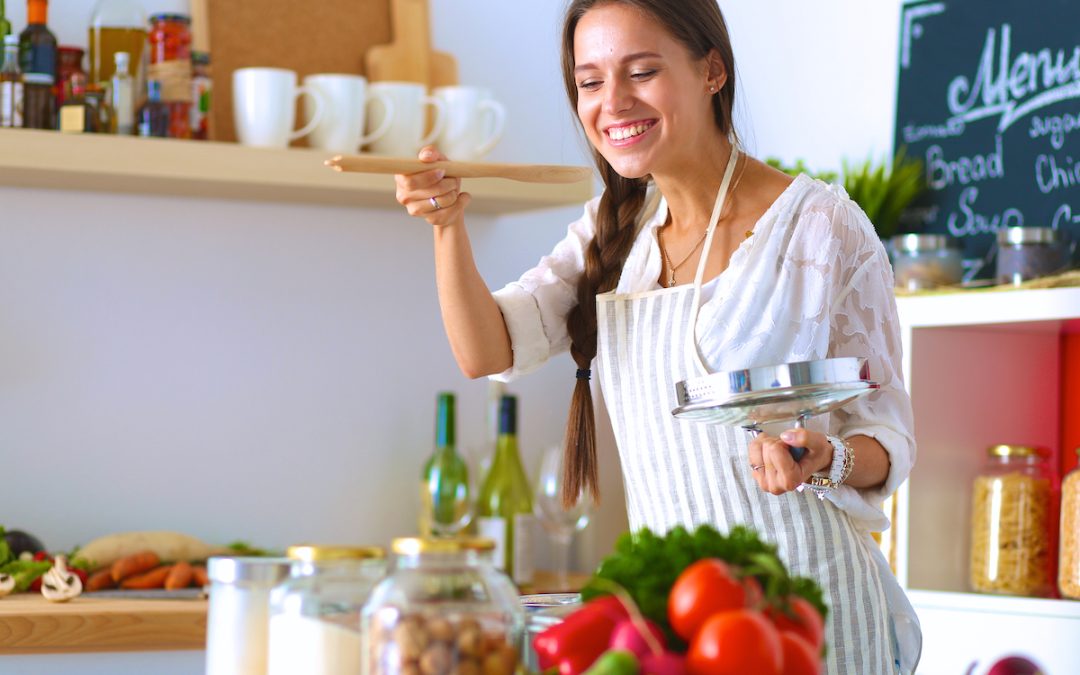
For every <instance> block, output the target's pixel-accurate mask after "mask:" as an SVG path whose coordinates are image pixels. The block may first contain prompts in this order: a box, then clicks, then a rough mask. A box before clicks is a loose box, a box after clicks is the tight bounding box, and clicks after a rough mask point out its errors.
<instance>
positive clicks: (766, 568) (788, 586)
mask: <svg viewBox="0 0 1080 675" xmlns="http://www.w3.org/2000/svg"><path fill="white" fill-rule="evenodd" d="M703 558H719V559H720V560H723V561H724V562H726V563H728V564H730V565H733V566H735V567H736V568H737V569H738V570H739V573H740V574H741V575H743V576H747V575H751V576H754V577H755V578H756V579H757V581H758V583H760V584H761V588H762V590H763V591H764V593H765V599H766V600H772V601H781V599H782V598H783V597H784V596H787V595H789V594H793V595H798V596H801V597H803V598H805V599H806V600H807V601H808V602H810V603H811V604H812V605H813V606H814V607H815V608H816V609H817V610H818V611H819V612H820V613H821V616H822V617H825V616H827V612H828V608H827V607H826V606H825V600H824V595H823V593H822V591H821V587H820V586H818V584H817V583H816V582H815V581H814V580H813V579H809V578H806V577H793V576H791V575H789V574H788V572H787V569H786V568H785V567H784V563H783V562H782V561H781V560H780V558H779V556H778V555H777V553H776V546H774V545H772V544H768V543H766V542H763V541H762V540H761V539H760V538H759V537H758V535H757V534H756V533H755V532H754V531H753V530H751V529H749V528H747V527H743V526H736V527H735V528H733V529H732V530H731V532H729V533H728V534H727V535H723V534H720V533H719V532H718V531H717V530H716V529H714V528H712V527H710V526H708V525H701V526H699V527H698V528H697V529H696V530H695V531H694V532H693V533H691V532H689V531H687V530H686V528H684V527H682V526H678V527H675V528H674V529H672V530H671V531H669V532H668V533H667V534H666V535H663V536H658V535H656V534H655V533H653V532H652V531H651V530H649V529H647V528H646V529H642V530H639V531H638V532H634V533H630V532H627V533H625V534H623V535H622V536H621V537H619V540H618V541H617V542H616V544H615V552H614V553H613V554H612V555H610V556H608V557H607V558H605V559H604V560H603V562H601V563H600V567H599V568H598V569H597V570H596V572H595V574H594V575H593V580H591V581H590V582H589V583H588V584H586V586H585V588H584V589H583V590H582V593H581V595H582V599H583V600H585V601H588V600H591V599H592V598H595V597H597V596H601V595H607V594H608V593H609V592H610V591H609V588H610V582H614V583H616V584H618V585H619V586H621V587H623V588H625V589H626V591H627V592H628V593H629V594H630V596H631V597H632V598H633V599H634V602H635V603H637V606H638V608H639V609H640V610H641V613H642V614H644V615H645V616H646V617H648V618H649V619H652V620H653V621H655V622H656V623H657V624H658V625H659V626H660V627H661V628H662V629H663V630H664V633H665V634H666V635H667V637H668V639H669V640H670V641H671V644H672V645H677V644H682V642H681V641H680V640H679V638H678V636H676V635H675V633H674V631H672V629H671V625H670V624H669V623H668V594H669V593H670V592H671V587H672V586H673V585H674V584H675V579H676V578H678V576H679V574H680V573H681V572H682V571H683V570H684V569H686V568H687V567H689V566H690V564H691V563H693V562H695V561H697V560H701V559H703Z"/></svg>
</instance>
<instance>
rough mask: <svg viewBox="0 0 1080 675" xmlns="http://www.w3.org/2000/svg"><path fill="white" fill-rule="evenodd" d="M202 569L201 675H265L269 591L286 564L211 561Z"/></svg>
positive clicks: (226, 559)
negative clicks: (206, 588)
mask: <svg viewBox="0 0 1080 675" xmlns="http://www.w3.org/2000/svg"><path fill="white" fill-rule="evenodd" d="M206 571H207V576H209V578H210V602H209V607H208V609H207V616H206V675H236V674H237V673H265V672H266V653H267V643H266V640H267V633H268V632H269V631H268V626H269V611H270V591H271V589H273V588H274V587H275V586H277V585H278V584H279V583H281V582H282V581H283V580H284V579H285V578H286V576H287V575H288V572H289V560H288V559H286V558H277V557H274V558H259V557H230V556H225V557H214V558H210V559H209V560H208V561H207V563H206Z"/></svg>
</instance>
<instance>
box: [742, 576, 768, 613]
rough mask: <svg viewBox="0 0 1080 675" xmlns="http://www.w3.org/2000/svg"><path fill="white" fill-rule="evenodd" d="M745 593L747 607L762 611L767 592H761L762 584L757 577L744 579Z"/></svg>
mask: <svg viewBox="0 0 1080 675" xmlns="http://www.w3.org/2000/svg"><path fill="white" fill-rule="evenodd" d="M742 585H743V591H744V592H745V593H746V606H747V608H749V609H761V605H762V603H764V602H765V592H764V591H762V590H761V584H760V583H759V582H758V580H757V579H756V578H755V577H752V576H745V577H743V578H742Z"/></svg>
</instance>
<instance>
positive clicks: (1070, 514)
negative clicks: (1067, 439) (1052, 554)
mask: <svg viewBox="0 0 1080 675" xmlns="http://www.w3.org/2000/svg"><path fill="white" fill-rule="evenodd" d="M1076 454H1077V455H1080V448H1077V449H1076ZM1058 542H1059V543H1058V549H1059V551H1060V553H1059V554H1058V590H1059V591H1060V592H1061V595H1062V596H1064V597H1066V598H1074V599H1078V600H1080V466H1077V467H1076V468H1074V469H1073V470H1072V471H1070V472H1069V473H1068V474H1066V475H1065V478H1063V479H1062V480H1061V537H1060V539H1059V540H1058Z"/></svg>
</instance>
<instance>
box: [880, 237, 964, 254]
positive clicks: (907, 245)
mask: <svg viewBox="0 0 1080 675" xmlns="http://www.w3.org/2000/svg"><path fill="white" fill-rule="evenodd" d="M890 242H891V243H892V245H893V248H895V249H896V250H897V251H903V252H905V253H918V252H920V251H940V250H942V249H946V248H949V247H950V244H951V240H950V239H949V238H948V237H946V236H945V235H943V234H898V235H896V236H895V237H893V238H892V239H890Z"/></svg>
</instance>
